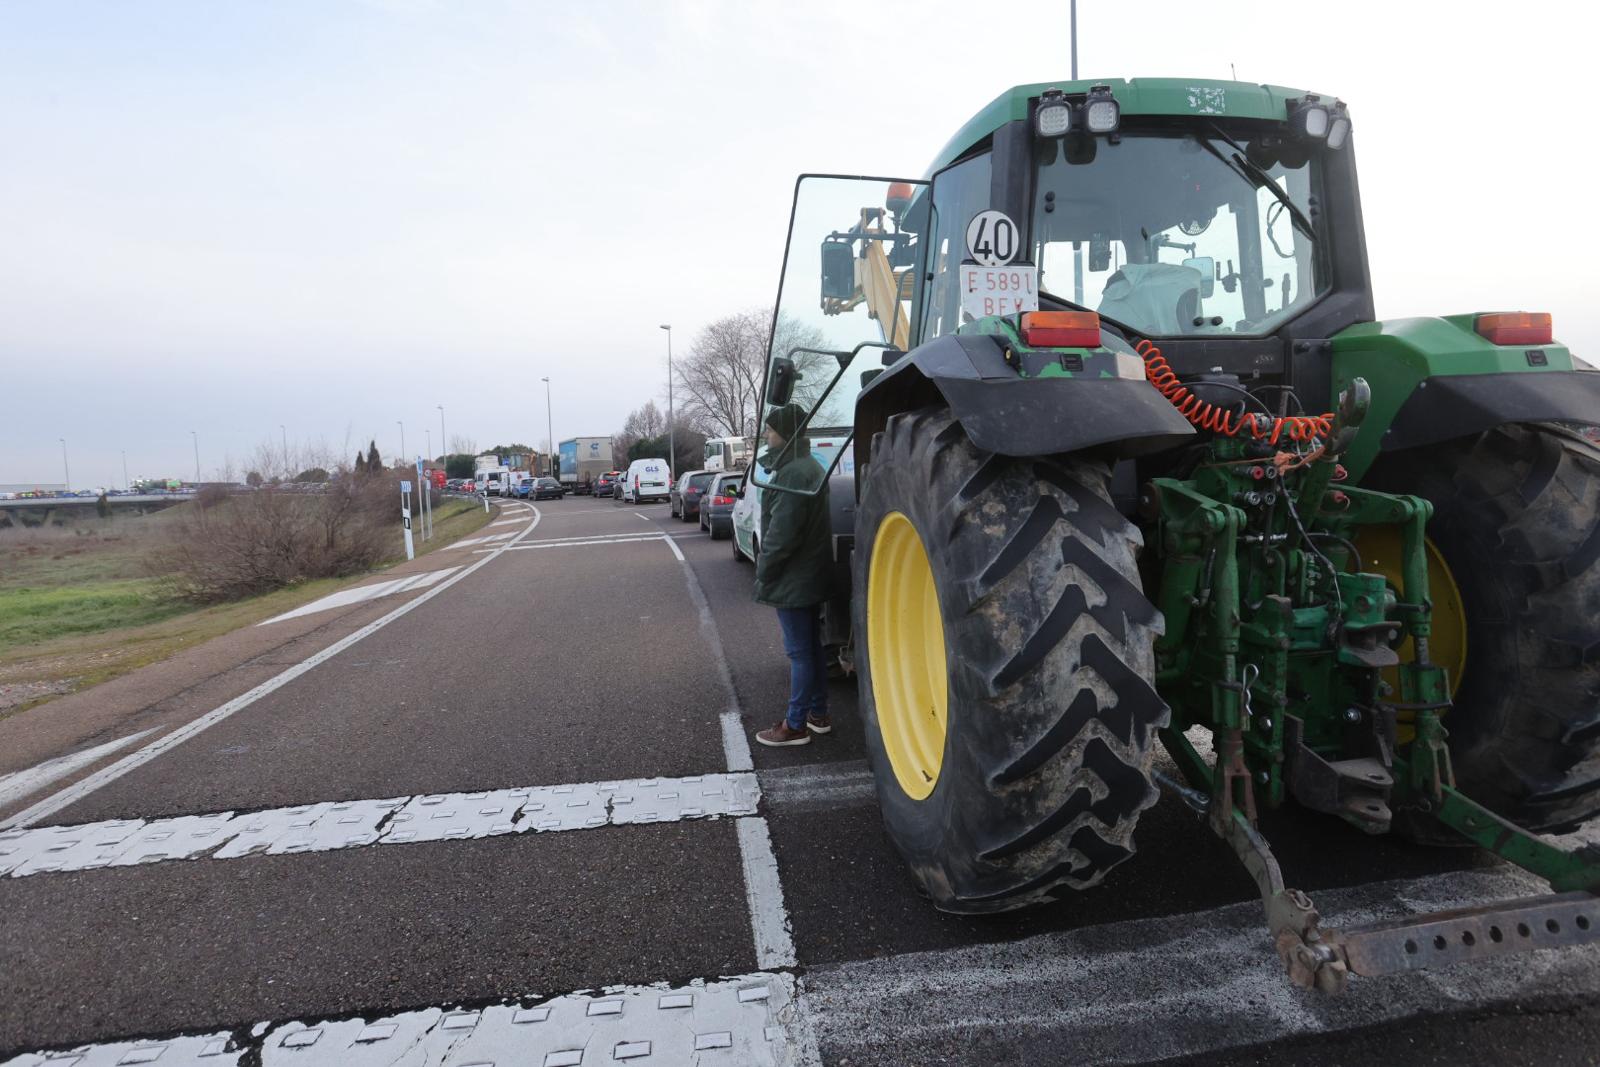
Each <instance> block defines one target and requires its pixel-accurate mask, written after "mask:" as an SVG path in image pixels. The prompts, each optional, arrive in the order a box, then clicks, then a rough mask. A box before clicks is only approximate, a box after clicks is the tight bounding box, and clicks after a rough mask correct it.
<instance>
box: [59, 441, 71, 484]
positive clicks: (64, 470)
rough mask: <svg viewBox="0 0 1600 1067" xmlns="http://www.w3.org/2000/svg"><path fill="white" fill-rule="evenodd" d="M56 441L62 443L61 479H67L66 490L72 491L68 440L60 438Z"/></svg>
mask: <svg viewBox="0 0 1600 1067" xmlns="http://www.w3.org/2000/svg"><path fill="white" fill-rule="evenodd" d="M56 440H57V441H60V442H61V477H63V478H65V479H66V483H65V484H66V488H67V490H68V491H71V489H72V468H71V467H69V466H68V465H67V439H66V438H65V437H58V438H56Z"/></svg>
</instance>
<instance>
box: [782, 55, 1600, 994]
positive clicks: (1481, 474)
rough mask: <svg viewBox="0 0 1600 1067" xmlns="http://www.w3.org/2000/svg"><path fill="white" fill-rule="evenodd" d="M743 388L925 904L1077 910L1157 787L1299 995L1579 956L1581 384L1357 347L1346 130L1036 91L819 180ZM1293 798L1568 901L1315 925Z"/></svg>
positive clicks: (1506, 335) (1205, 98) (1486, 346)
mask: <svg viewBox="0 0 1600 1067" xmlns="http://www.w3.org/2000/svg"><path fill="white" fill-rule="evenodd" d="M764 396H765V400H766V403H767V404H768V405H770V406H776V405H784V404H798V405H800V406H801V407H802V409H804V410H805V411H806V412H808V414H807V416H806V420H805V423H804V426H803V429H802V432H801V434H799V435H797V436H796V437H795V438H794V439H793V440H791V441H790V443H789V445H788V446H787V449H788V450H799V449H810V450H811V451H812V453H813V454H814V455H815V456H817V458H818V459H819V460H820V461H821V465H822V468H823V470H824V471H825V474H824V476H823V477H822V479H821V480H819V482H818V483H817V484H815V485H812V486H809V487H806V488H805V489H803V490H800V491H803V492H809V493H828V494H829V498H830V506H831V509H832V512H833V515H834V517H835V522H834V531H835V536H834V543H835V549H836V552H835V558H836V560H837V563H838V568H839V571H840V579H841V580H840V594H839V597H838V599H837V600H836V601H834V602H832V603H830V604H829V605H828V606H827V613H826V619H827V626H828V629H829V633H830V641H831V643H832V645H833V646H834V647H836V648H837V649H838V650H839V652H840V656H841V658H842V661H843V663H844V665H845V666H847V667H851V668H853V669H854V670H855V671H856V674H857V677H858V683H859V687H860V699H861V707H862V711H863V715H864V718H865V720H866V733H867V740H868V746H869V749H870V754H871V757H872V764H873V768H874V775H875V777H876V780H877V789H878V795H879V799H880V804H881V807H882V812H883V817H884V821H885V823H886V825H887V828H888V832H889V834H890V836H891V838H892V839H893V841H894V842H895V845H896V846H897V848H898V849H899V851H900V852H901V853H902V854H903V855H904V857H905V859H906V861H907V862H908V864H909V866H910V868H911V871H912V873H913V876H914V878H915V880H916V882H917V883H918V885H919V887H920V888H921V889H922V890H923V891H925V892H926V893H927V895H928V896H929V897H931V899H932V901H933V902H934V904H935V905H936V906H938V907H939V908H941V909H944V910H947V911H952V912H959V913H968V914H971V913H985V912H997V911H1004V910H1009V909H1013V908H1018V907H1022V906H1026V905H1031V904H1036V903H1040V902H1043V901H1049V900H1052V899H1056V898H1059V897H1061V896H1062V895H1064V894H1065V893H1066V892H1067V891H1068V890H1074V889H1084V888H1087V887H1091V886H1094V885H1097V884H1098V883H1099V882H1100V881H1101V880H1102V879H1103V878H1105V876H1106V874H1107V873H1108V872H1109V871H1110V870H1111V868H1113V867H1115V866H1116V865H1117V864H1118V863H1120V862H1122V861H1123V860H1125V859H1127V858H1128V857H1129V856H1130V855H1131V854H1132V852H1133V848H1134V829H1135V824H1136V823H1137V822H1138V819H1139V815H1140V813H1141V812H1142V811H1143V810H1145V809H1146V808H1148V807H1150V805H1151V804H1152V803H1153V802H1154V801H1155V799H1156V796H1157V789H1158V787H1164V788H1167V789H1169V790H1171V791H1172V792H1173V793H1174V794H1176V795H1177V796H1178V797H1180V798H1181V799H1182V800H1183V801H1184V802H1186V803H1188V804H1190V805H1191V806H1193V807H1194V808H1195V809H1196V810H1197V811H1198V812H1200V813H1202V814H1203V816H1204V818H1205V821H1206V822H1207V823H1208V824H1209V826H1210V827H1211V829H1212V830H1214V831H1215V832H1216V834H1217V835H1218V836H1220V837H1221V838H1222V839H1223V840H1224V841H1225V842H1227V843H1228V845H1229V846H1231V847H1232V849H1233V850H1234V851H1235V852H1236V854H1237V855H1238V857H1239V858H1240V860H1241V861H1242V862H1243V863H1244V865H1245V867H1246V868H1247V869H1248V870H1249V872H1250V873H1251V875H1252V876H1253V877H1254V879H1255V881H1256V883H1257V885H1258V886H1259V888H1260V890H1261V894H1262V898H1263V901H1264V903H1265V905H1266V911H1267V919H1268V925H1269V929H1270V933H1271V936H1272V938H1273V940H1274V942H1275V944H1276V946H1277V948H1278V951H1279V953H1280V955H1281V956H1282V958H1283V960H1284V963H1285V965H1286V967H1287V969H1288V972H1289V975H1290V977H1291V978H1292V979H1293V980H1294V981H1295V982H1296V983H1298V984H1300V985H1303V986H1308V987H1316V988H1321V989H1325V990H1337V989H1339V988H1342V986H1343V985H1344V983H1345V981H1346V977H1347V975H1348V974H1350V973H1352V972H1353V973H1357V974H1363V975H1374V974H1384V973H1390V972H1395V971H1400V970H1406V969H1410V968H1415V967H1424V966H1430V965H1440V964H1444V963H1453V962H1458V961H1462V960H1467V959H1472V958H1476V957H1479V956H1484V955H1490V954H1498V953H1503V952H1510V951H1516V950H1520V949H1526V948H1541V947H1552V946H1558V945H1569V944H1575V943H1578V942H1583V941H1590V940H1594V939H1596V938H1600V898H1597V897H1596V896H1595V895H1594V892H1595V891H1596V890H1600V851H1597V850H1596V849H1594V848H1593V847H1586V848H1563V847H1557V845H1556V844H1554V843H1552V842H1551V841H1549V840H1548V838H1546V837H1544V836H1540V835H1543V834H1547V833H1554V832H1561V831H1567V830H1571V829H1574V828H1576V827H1578V826H1580V825H1581V824H1582V823H1583V822H1584V821H1585V820H1588V819H1590V818H1591V817H1592V816H1594V815H1595V813H1596V812H1597V811H1600V443H1597V436H1596V434H1597V431H1596V430H1595V428H1594V427H1593V426H1592V425H1591V423H1594V422H1597V421H1600V373H1594V372H1591V371H1589V370H1587V369H1585V368H1583V367H1582V365H1580V364H1577V363H1575V362H1574V360H1573V358H1572V356H1571V355H1570V354H1569V352H1568V350H1567V348H1566V347H1564V346H1562V345H1560V344H1557V343H1555V342H1554V340H1553V338H1552V335H1551V323H1550V317H1549V316H1548V315H1544V314H1530V313H1520V312H1519V313H1497V312H1496V313H1482V314H1476V315H1473V314H1467V315H1455V316H1449V317H1445V318H1417V319H1401V320H1394V321H1387V322H1379V321H1375V319H1374V311H1373V301H1372V291H1371V283H1370V278H1369V273H1368V267H1367V255H1366V244H1365V238H1364V235H1363V230H1362V218H1361V204H1360V198H1359V194H1358V191H1357V185H1356V168H1355V154H1354V148H1353V143H1352V137H1351V120H1350V116H1349V114H1348V112H1347V110H1346V108H1345V105H1344V104H1343V103H1341V102H1339V101H1337V100H1333V99H1330V98H1326V97H1318V96H1316V95H1313V94H1309V93H1305V92H1300V91H1296V90H1291V89H1285V88H1282V87H1278V86H1263V85H1247V84H1242V83H1236V82H1211V81H1198V80H1173V79H1135V80H1131V81H1125V82H1108V83H1098V82H1088V81H1075V82H1067V83H1059V84H1057V85H1027V86H1021V87H1018V88H1015V89H1012V90H1011V91H1009V92H1007V93H1005V94H1004V95H1002V96H1000V97H999V98H998V99H996V100H995V101H994V102H993V103H991V104H990V105H989V106H987V107H985V108H984V109H983V110H982V111H980V112H979V113H978V114H977V115H976V116H975V117H974V118H973V119H972V120H971V121H969V122H968V123H967V124H966V125H965V126H963V127H962V128H961V129H960V131H959V132H958V133H957V134H956V135H955V137H954V138H953V139H952V140H951V141H950V143H949V144H948V145H947V146H946V147H945V148H944V150H943V151H941V152H940V153H939V155H938V157H937V158H936V160H935V161H934V164H933V166H932V168H931V169H930V172H929V176H928V177H927V178H926V179H923V180H909V181H908V180H896V179H888V178H882V179H880V178H864V177H854V176H838V175H805V176H803V177H802V178H801V179H800V180H799V183H798V185H797V188H796V191H795V198H794V209H793V216H792V221H791V230H790V234H789V239H788V245H787V249H786V252H785V259H784V272H783V276H782V281H781V283H780V288H779V295H778V304H777V312H776V314H775V316H774V328H773V336H772V339H771V344H770V348H769V356H768V367H767V375H766V383H765V387H764ZM783 459H784V456H783V455H782V454H780V455H779V456H778V457H776V462H780V463H781V462H782V461H783ZM753 477H754V479H755V481H756V482H757V484H758V485H766V483H767V481H768V480H769V475H768V474H767V473H766V472H765V470H764V469H761V468H758V469H757V470H756V472H755V474H754V475H753ZM766 491H769V492H792V491H796V490H794V489H793V488H780V487H778V486H776V485H771V486H768V487H767V488H766ZM1158 739H1159V741H1160V743H1161V744H1162V746H1163V747H1164V748H1165V749H1166V751H1167V753H1168V754H1169V755H1170V758H1171V763H1172V765H1174V766H1175V767H1176V769H1177V774H1176V775H1169V774H1165V773H1163V772H1162V770H1161V766H1157V765H1156V764H1155V757H1156V751H1155V749H1156V743H1157V740H1158ZM1162 766H1165V764H1163V765H1162ZM1291 801H1292V802H1294V803H1296V804H1298V805H1300V806H1302V807H1303V808H1309V809H1311V810H1314V811H1317V812H1324V813H1326V814H1327V815H1329V816H1332V817H1336V818H1339V819H1343V820H1344V821H1346V822H1348V823H1351V824H1354V825H1355V826H1357V827H1359V828H1361V829H1362V830H1364V831H1367V832H1370V833H1374V834H1378V833H1385V832H1390V831H1394V832H1399V833H1404V834H1406V835H1409V836H1411V837H1413V838H1415V839H1419V840H1423V841H1433V842H1445V841H1448V840H1454V841H1457V842H1461V843H1467V842H1470V843H1473V844H1476V845H1479V846H1481V847H1483V848H1486V849H1490V850H1492V851H1494V852H1495V853H1497V854H1499V855H1500V856H1502V857H1505V858H1506V859H1508V860H1510V861H1511V862H1513V863H1516V864H1519V865H1521V866H1522V867H1524V868H1525V869H1527V870H1529V871H1532V872H1534V873H1536V874H1538V875H1539V876H1541V877H1543V878H1545V879H1546V880H1548V881H1549V883H1550V884H1551V886H1552V889H1553V892H1552V893H1551V894H1549V895H1547V896H1543V897H1538V898H1534V899H1525V900H1517V901H1508V902H1504V903H1502V904H1497V905H1492V906H1489V907H1484V908H1478V909H1474V910H1470V911H1466V912H1457V913H1451V914H1443V915H1435V916H1423V917H1421V918H1418V919H1416V920H1415V921H1410V922H1405V923H1391V924H1385V925H1376V926H1370V927H1366V928H1356V929H1346V930H1335V929H1332V928H1323V927H1321V926H1320V925H1319V920H1318V916H1317V912H1316V910H1315V908H1314V906H1313V905H1312V902H1311V901H1310V900H1309V899H1308V898H1307V897H1306V896H1305V895H1304V894H1303V893H1300V892H1298V891H1296V890H1294V889H1291V888H1288V887H1287V886H1286V885H1285V883H1284V880H1283V877H1282V875H1281V873H1280V871H1279V867H1278V864H1277V862H1276V861H1275V859H1274V858H1273V855H1272V852H1271V850H1270V848H1269V846H1268V844H1267V842H1266V841H1265V839H1264V838H1263V836H1262V835H1261V833H1260V831H1259V830H1258V828H1257V813H1258V812H1260V811H1261V810H1262V809H1265V808H1276V807H1278V806H1280V805H1284V804H1287V803H1289V802H1291Z"/></svg>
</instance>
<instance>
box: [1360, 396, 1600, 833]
mask: <svg viewBox="0 0 1600 1067" xmlns="http://www.w3.org/2000/svg"><path fill="white" fill-rule="evenodd" d="M1369 481H1370V482H1371V483H1372V484H1374V485H1375V486H1376V487H1379V488H1385V489H1390V490H1393V491H1398V492H1409V493H1416V494H1418V495H1420V496H1424V497H1427V498H1428V499H1429V500H1431V501H1433V505H1434V514H1433V521H1432V523H1431V524H1430V525H1429V527H1428V537H1429V540H1430V541H1431V542H1432V543H1433V545H1434V547H1435V548H1436V549H1437V550H1438V554H1439V555H1440V556H1441V557H1442V559H1443V561H1444V563H1445V564H1446V565H1447V566H1448V568H1449V571H1450V574H1451V575H1452V576H1453V578H1454V580H1455V583H1456V585H1457V586H1458V587H1459V590H1460V604H1461V612H1462V614H1464V616H1465V627H1464V630H1465V636H1466V652H1465V656H1464V662H1465V666H1464V670H1463V671H1462V673H1461V677H1460V678H1459V679H1456V678H1452V679H1451V684H1452V686H1453V688H1454V706H1453V707H1452V708H1451V709H1450V711H1449V713H1448V714H1447V715H1446V716H1445V717H1444V725H1445V728H1446V729H1447V730H1448V731H1449V734H1450V750H1451V754H1452V757H1453V758H1452V762H1453V764H1454V766H1455V771H1456V783H1457V785H1459V786H1460V788H1461V790H1462V791H1463V792H1464V793H1466V794H1467V795H1468V796H1470V797H1472V798H1473V799H1475V800H1478V801H1480V802H1481V803H1484V804H1486V805H1488V806H1489V807H1490V808H1493V809H1494V810H1495V811H1497V812H1499V813H1500V814H1501V815H1503V816H1505V817H1506V818H1508V819H1511V820H1512V821H1513V822H1516V823H1518V824H1519V825H1522V826H1525V827H1527V828H1529V829H1533V830H1545V831H1559V830H1566V829H1570V828H1572V827H1575V826H1577V825H1578V824H1580V823H1582V822H1583V821H1584V820H1586V819H1589V818H1591V817H1593V816H1594V815H1595V814H1596V813H1597V812H1600V447H1596V445H1595V443H1594V442H1593V441H1590V440H1589V439H1587V438H1585V437H1584V436H1583V435H1582V434H1580V433H1578V432H1576V431H1573V430H1569V429H1566V428H1563V427H1559V426H1553V425H1509V426H1500V427H1496V428H1495V429H1492V430H1489V431H1487V432H1485V433H1483V434H1481V435H1479V436H1477V437H1473V438H1468V439H1465V440H1459V441H1452V442H1447V443H1446V444H1442V445H1436V446H1430V447H1426V448H1418V449H1412V450H1408V451H1406V452H1401V453H1395V454H1393V455H1392V456H1390V457H1387V458H1386V459H1385V460H1384V461H1383V462H1382V464H1381V465H1380V466H1379V467H1378V468H1376V469H1375V470H1374V472H1373V477H1372V478H1371V479H1369ZM1435 600H1436V604H1435V613H1436V615H1437V613H1438V611H1439V605H1438V603H1437V600H1438V598H1437V597H1435ZM1446 621H1447V622H1448V620H1446ZM1438 625H1439V623H1438V622H1437V621H1436V622H1435V626H1436V627H1437V626H1438ZM1436 658H1437V657H1436ZM1425 836H1427V837H1429V838H1430V839H1431V838H1433V837H1434V836H1435V835H1432V834H1427V835H1425Z"/></svg>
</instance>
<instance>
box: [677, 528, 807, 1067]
mask: <svg viewBox="0 0 1600 1067" xmlns="http://www.w3.org/2000/svg"><path fill="white" fill-rule="evenodd" d="M667 544H668V545H671V546H672V551H673V554H674V555H676V556H677V557H678V562H679V563H680V564H682V565H683V577H684V582H685V583H686V584H687V586H688V589H689V599H690V600H691V601H693V602H694V606H695V609H696V611H697V612H698V613H699V616H700V634H701V636H702V637H704V638H705V641H706V645H707V646H708V647H709V648H710V651H711V660H712V663H713V664H714V665H715V667H716V671H717V679H718V681H720V682H721V684H722V690H723V693H724V694H725V695H726V697H727V700H728V706H727V709H726V710H725V711H724V712H723V713H722V715H721V716H720V723H721V726H722V749H723V758H724V759H726V760H727V762H728V769H729V770H730V771H747V770H748V769H749V768H750V767H751V766H752V764H751V759H750V743H749V741H748V740H746V738H745V736H744V724H743V721H742V718H743V716H742V713H741V709H740V707H739V694H738V691H737V690H736V689H734V687H733V672H732V671H731V670H729V669H728V656H727V653H726V652H725V651H724V650H723V647H722V636H721V634H719V633H718V632H717V622H716V619H715V618H714V617H713V616H712V614H711V603H710V601H708V600H707V599H706V593H705V590H704V589H702V588H701V586H700V579H699V577H698V576H697V575H696V574H695V573H694V568H693V567H691V566H690V565H689V561H688V560H687V559H685V558H684V555H683V553H682V552H679V551H678V546H677V544H676V543H675V542H673V541H672V540H671V539H670V538H669V539H668V540H667ZM738 831H739V864H740V867H741V868H742V870H743V872H744V895H745V903H746V905H747V906H748V908H749V911H750V934H751V938H752V939H753V941H754V943H755V950H756V966H758V967H761V968H763V969H770V968H776V967H793V966H794V965H795V951H794V936H793V933H792V932H791V928H790V924H789V911H788V909H787V908H786V907H785V906H784V903H783V883H782V881H781V880H780V879H779V877H778V858H777V856H776V855H775V854H774V853H773V851H772V835H771V833H770V832H768V830H767V820H765V819H763V818H759V817H758V818H754V819H740V820H739V823H738ZM806 1062H815V1057H814V1056H810V1055H809V1053H808V1054H807V1059H806Z"/></svg>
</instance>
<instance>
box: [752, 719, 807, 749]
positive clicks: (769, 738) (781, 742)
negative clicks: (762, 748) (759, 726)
mask: <svg viewBox="0 0 1600 1067" xmlns="http://www.w3.org/2000/svg"><path fill="white" fill-rule="evenodd" d="M756 740H757V741H759V742H761V743H762V744H763V745H767V746H769V747H771V748H786V747H788V746H789V745H809V744H810V743H811V732H810V731H809V730H791V729H789V722H788V720H787V719H785V720H783V721H781V722H779V723H778V725H776V726H774V727H772V728H770V729H767V730H762V731H761V732H760V733H758V734H756Z"/></svg>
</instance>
